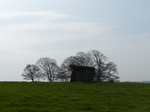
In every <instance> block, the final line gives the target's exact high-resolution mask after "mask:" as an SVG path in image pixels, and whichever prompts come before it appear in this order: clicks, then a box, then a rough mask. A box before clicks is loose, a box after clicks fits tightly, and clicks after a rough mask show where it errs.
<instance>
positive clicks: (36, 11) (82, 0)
mask: <svg viewBox="0 0 150 112" xmlns="http://www.w3.org/2000/svg"><path fill="white" fill-rule="evenodd" d="M149 5H150V0H0V81H22V80H23V77H22V76H21V74H22V72H23V69H24V68H25V67H26V65H27V64H35V63H36V62H37V60H38V59H39V58H42V57H50V58H53V59H55V60H57V63H58V65H60V64H61V63H62V62H63V60H64V59H65V58H67V57H69V56H73V55H76V53H77V52H80V51H83V52H87V51H90V50H99V51H100V52H102V53H103V54H104V55H105V56H106V57H107V58H108V59H109V60H110V61H112V62H114V63H115V64H117V68H118V71H119V76H120V80H121V81H143V80H150V59H149V58H150V14H149V11H150V6H149Z"/></svg>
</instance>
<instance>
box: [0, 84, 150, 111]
mask: <svg viewBox="0 0 150 112" xmlns="http://www.w3.org/2000/svg"><path fill="white" fill-rule="evenodd" d="M0 112H150V84H141V83H82V82H76V83H69V82H64V83H62V82H54V83H49V82H35V83H32V82H0Z"/></svg>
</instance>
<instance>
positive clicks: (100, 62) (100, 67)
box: [88, 50, 107, 81]
mask: <svg viewBox="0 0 150 112" xmlns="http://www.w3.org/2000/svg"><path fill="white" fill-rule="evenodd" d="M88 54H89V55H91V57H92V60H93V63H94V67H95V68H96V78H97V80H98V81H101V80H102V74H103V71H104V67H105V65H106V61H107V58H106V56H104V54H102V53H101V52H100V51H97V50H91V51H89V52H88Z"/></svg>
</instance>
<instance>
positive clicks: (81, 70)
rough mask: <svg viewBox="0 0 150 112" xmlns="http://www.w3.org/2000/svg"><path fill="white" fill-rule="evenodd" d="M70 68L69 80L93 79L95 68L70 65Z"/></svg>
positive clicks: (83, 80) (87, 80)
mask: <svg viewBox="0 0 150 112" xmlns="http://www.w3.org/2000/svg"><path fill="white" fill-rule="evenodd" d="M70 68H71V69H72V74H71V80H70V82H89V81H93V78H94V74H95V68H94V67H88V66H78V65H70Z"/></svg>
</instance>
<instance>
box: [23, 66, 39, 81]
mask: <svg viewBox="0 0 150 112" xmlns="http://www.w3.org/2000/svg"><path fill="white" fill-rule="evenodd" d="M39 73H40V69H39V68H38V67H37V66H36V65H33V64H28V65H27V66H26V68H25V69H24V71H23V74H22V76H23V77H24V79H26V80H32V82H34V81H35V79H36V78H39Z"/></svg>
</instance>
